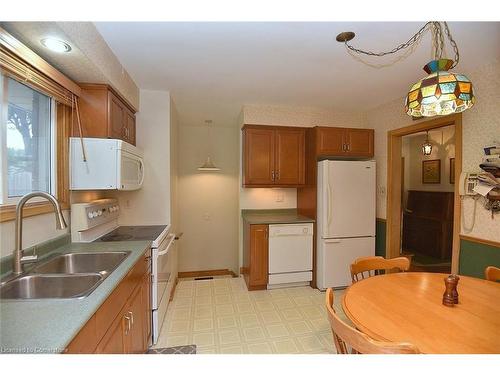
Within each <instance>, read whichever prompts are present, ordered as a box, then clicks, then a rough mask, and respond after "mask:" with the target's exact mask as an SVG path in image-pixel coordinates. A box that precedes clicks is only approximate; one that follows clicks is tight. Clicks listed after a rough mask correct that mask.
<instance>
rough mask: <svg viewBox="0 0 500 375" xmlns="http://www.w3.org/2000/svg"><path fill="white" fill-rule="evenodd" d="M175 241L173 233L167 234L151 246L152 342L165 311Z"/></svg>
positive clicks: (154, 341)
mask: <svg viewBox="0 0 500 375" xmlns="http://www.w3.org/2000/svg"><path fill="white" fill-rule="evenodd" d="M174 242H175V234H169V235H168V236H167V237H166V239H165V240H164V241H163V242H162V243H161V244H160V246H159V247H158V248H153V249H152V253H153V269H152V273H153V283H152V285H151V288H152V290H151V296H152V298H151V305H152V306H151V308H152V310H153V311H152V313H153V327H152V328H153V344H156V342H157V340H158V336H159V334H160V330H161V326H162V323H163V320H164V318H165V315H166V313H167V307H168V302H169V299H170V293H171V289H172V287H171V286H172V281H173V280H172V278H173V274H172V256H171V249H172V247H173V245H174Z"/></svg>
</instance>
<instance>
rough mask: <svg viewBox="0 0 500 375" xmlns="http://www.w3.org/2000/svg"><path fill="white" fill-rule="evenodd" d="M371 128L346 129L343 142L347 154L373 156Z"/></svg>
mask: <svg viewBox="0 0 500 375" xmlns="http://www.w3.org/2000/svg"><path fill="white" fill-rule="evenodd" d="M373 133H374V131H373V129H346V132H345V143H346V149H347V151H346V152H347V154H349V155H356V156H366V157H372V156H373Z"/></svg>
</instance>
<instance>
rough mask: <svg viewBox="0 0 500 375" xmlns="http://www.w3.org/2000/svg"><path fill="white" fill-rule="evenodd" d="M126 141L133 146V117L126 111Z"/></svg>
mask: <svg viewBox="0 0 500 375" xmlns="http://www.w3.org/2000/svg"><path fill="white" fill-rule="evenodd" d="M125 119H126V121H125V128H126V130H125V135H126V138H127V139H126V141H127V142H128V143H130V144H132V145H134V146H135V115H134V114H133V113H132V112H130V111H129V110H127V111H126V112H125Z"/></svg>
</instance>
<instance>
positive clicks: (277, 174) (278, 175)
mask: <svg viewBox="0 0 500 375" xmlns="http://www.w3.org/2000/svg"><path fill="white" fill-rule="evenodd" d="M276 179H277V180H278V181H279V180H280V171H277V172H276Z"/></svg>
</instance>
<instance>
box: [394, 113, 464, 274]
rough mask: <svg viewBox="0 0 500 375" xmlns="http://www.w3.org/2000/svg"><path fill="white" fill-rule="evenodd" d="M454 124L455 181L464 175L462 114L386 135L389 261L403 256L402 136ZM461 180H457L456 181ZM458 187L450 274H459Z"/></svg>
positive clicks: (459, 210) (440, 118) (454, 212)
mask: <svg viewBox="0 0 500 375" xmlns="http://www.w3.org/2000/svg"><path fill="white" fill-rule="evenodd" d="M450 125H455V176H456V177H455V178H458V176H460V173H461V172H462V114H461V113H459V114H455V115H449V116H445V117H438V118H434V119H432V120H428V121H423V122H419V123H418V124H414V125H410V126H405V127H403V128H399V129H394V130H390V131H389V132H388V133H387V211H386V222H387V226H386V249H385V254H386V258H394V257H397V256H399V254H400V246H401V224H402V220H401V170H402V168H401V157H402V149H401V146H402V142H401V140H402V137H403V136H405V135H410V134H414V133H418V132H421V131H426V130H431V129H436V128H442V127H444V126H450ZM457 181H458V180H457ZM458 185H459V184H458V183H457V182H455V191H454V210H453V246H452V255H451V272H452V273H458V260H459V255H460V217H461V201H460V195H459V194H458V188H459V186H458Z"/></svg>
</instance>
